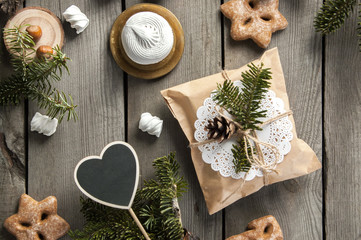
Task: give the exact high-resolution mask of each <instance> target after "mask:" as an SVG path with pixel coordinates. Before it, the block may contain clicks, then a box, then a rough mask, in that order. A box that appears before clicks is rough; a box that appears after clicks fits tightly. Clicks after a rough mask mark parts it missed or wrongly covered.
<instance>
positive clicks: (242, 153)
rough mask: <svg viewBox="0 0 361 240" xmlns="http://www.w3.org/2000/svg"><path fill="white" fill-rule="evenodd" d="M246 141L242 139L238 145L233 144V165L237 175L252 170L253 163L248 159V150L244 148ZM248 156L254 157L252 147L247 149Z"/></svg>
mask: <svg viewBox="0 0 361 240" xmlns="http://www.w3.org/2000/svg"><path fill="white" fill-rule="evenodd" d="M244 145H245V143H244V139H243V138H240V139H239V140H238V145H235V144H233V145H232V146H233V148H232V153H233V164H234V169H235V171H236V173H239V172H248V171H249V169H250V168H251V166H252V165H251V163H250V162H249V161H248V159H247V155H246V150H245V147H244ZM247 151H248V152H247V154H248V155H249V156H251V155H252V150H251V148H250V147H247Z"/></svg>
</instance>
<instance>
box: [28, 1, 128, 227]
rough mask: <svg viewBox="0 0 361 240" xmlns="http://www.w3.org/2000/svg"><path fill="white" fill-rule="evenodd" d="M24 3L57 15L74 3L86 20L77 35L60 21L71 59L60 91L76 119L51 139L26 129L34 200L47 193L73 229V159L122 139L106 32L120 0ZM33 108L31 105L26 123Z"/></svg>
mask: <svg viewBox="0 0 361 240" xmlns="http://www.w3.org/2000/svg"><path fill="white" fill-rule="evenodd" d="M26 3H27V6H42V7H46V8H49V9H50V10H52V11H53V12H54V13H55V14H56V15H57V16H61V14H62V13H63V12H64V11H65V9H66V8H67V7H69V6H70V5H72V4H74V3H75V4H76V5H77V6H78V7H79V8H80V9H81V10H82V11H83V12H84V13H85V14H86V15H87V16H88V18H89V19H90V25H89V26H88V28H87V29H86V30H85V31H84V32H83V33H81V34H80V35H77V34H76V33H75V29H71V28H70V24H69V23H67V22H64V24H63V26H64V29H65V35H66V38H65V40H66V43H65V46H64V48H63V51H64V52H65V53H67V55H68V56H69V57H70V58H71V59H72V61H71V62H69V63H68V64H69V70H70V76H68V75H64V77H63V80H62V81H61V82H60V83H59V89H61V90H63V91H64V92H67V93H70V94H71V95H72V96H73V97H74V101H75V102H76V103H77V104H78V108H77V112H78V115H79V121H77V122H76V123H74V122H66V121H64V122H63V123H61V125H60V126H58V130H57V132H56V133H55V134H54V135H53V136H52V137H50V138H49V137H45V136H41V135H39V134H38V133H34V132H30V133H29V165H28V166H29V180H28V181H29V194H30V195H31V196H32V197H34V198H35V199H37V200H41V199H43V198H45V197H47V196H49V195H54V196H56V197H57V199H58V213H59V215H60V216H62V217H64V219H66V220H67V221H68V222H69V223H70V225H71V228H73V229H74V228H80V227H81V226H82V225H81V224H82V217H80V216H81V214H80V212H79V210H80V208H79V196H80V195H81V194H80V191H79V190H78V189H77V188H76V185H75V183H74V180H73V171H74V167H75V165H76V163H77V162H78V161H80V159H82V158H83V157H85V156H88V155H99V154H100V152H101V150H102V149H103V147H104V146H105V145H106V144H107V143H109V142H111V141H114V140H124V88H123V77H122V76H123V75H122V74H123V73H122V71H121V70H120V69H119V68H118V67H117V65H116V63H115V62H114V61H113V58H112V55H111V52H110V48H109V34H110V29H111V27H112V23H113V22H114V20H115V18H116V17H117V15H118V14H119V13H120V12H121V7H122V6H121V1H102V0H98V1H94V0H79V1H76V2H74V1H70V0H58V1H46V0H44V1H42V0H29V1H27V2H26ZM36 111H37V107H36V106H35V104H31V106H30V110H29V121H30V120H31V118H32V117H33V115H34V113H35V112H36Z"/></svg>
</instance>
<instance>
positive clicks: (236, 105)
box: [213, 63, 272, 130]
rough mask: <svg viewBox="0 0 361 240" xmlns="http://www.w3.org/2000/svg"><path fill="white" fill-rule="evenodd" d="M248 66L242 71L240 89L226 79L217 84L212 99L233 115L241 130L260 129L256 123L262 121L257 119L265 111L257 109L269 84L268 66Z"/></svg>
mask: <svg viewBox="0 0 361 240" xmlns="http://www.w3.org/2000/svg"><path fill="white" fill-rule="evenodd" d="M248 67H249V70H248V71H246V72H243V73H242V79H241V82H242V84H243V88H242V91H241V90H239V88H238V87H237V86H234V84H233V83H232V82H231V81H230V80H226V81H225V82H224V83H223V84H222V85H221V84H218V86H217V90H216V91H215V92H214V93H215V94H214V95H213V100H214V101H215V102H216V103H217V104H218V105H219V106H221V107H223V108H224V109H225V110H227V111H228V112H229V113H230V114H231V115H233V116H234V117H235V120H236V121H237V122H239V123H240V124H241V126H242V127H243V129H242V130H247V129H252V130H261V128H259V127H258V126H257V125H258V124H260V123H262V122H261V121H259V120H258V119H259V118H263V117H265V111H259V108H260V103H261V100H262V99H263V97H264V94H265V93H266V92H267V90H268V88H269V87H270V85H271V83H270V82H269V80H270V79H272V77H271V72H270V71H269V70H270V69H269V68H263V63H262V64H261V65H260V66H255V65H254V64H253V63H251V64H250V65H248Z"/></svg>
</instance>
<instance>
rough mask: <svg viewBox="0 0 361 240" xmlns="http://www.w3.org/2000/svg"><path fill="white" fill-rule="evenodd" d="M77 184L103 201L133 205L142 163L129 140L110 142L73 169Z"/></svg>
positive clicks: (126, 205) (87, 194)
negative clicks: (96, 154)
mask: <svg viewBox="0 0 361 240" xmlns="http://www.w3.org/2000/svg"><path fill="white" fill-rule="evenodd" d="M74 179H75V183H76V185H77V186H78V188H79V189H80V190H81V191H82V192H83V193H84V194H85V195H86V196H87V197H89V198H91V199H93V200H94V201H96V202H99V203H101V204H103V205H106V206H110V207H114V208H121V209H130V208H131V206H132V203H133V200H134V196H135V192H136V190H137V187H138V179H139V164H138V157H137V154H136V152H135V150H134V149H133V148H132V146H130V145H129V144H128V143H125V142H121V141H116V142H112V143H109V144H108V145H107V146H106V147H105V148H104V149H103V151H102V152H101V154H100V156H89V157H86V158H84V159H82V160H81V161H80V162H79V163H78V164H77V166H76V167H75V171H74Z"/></svg>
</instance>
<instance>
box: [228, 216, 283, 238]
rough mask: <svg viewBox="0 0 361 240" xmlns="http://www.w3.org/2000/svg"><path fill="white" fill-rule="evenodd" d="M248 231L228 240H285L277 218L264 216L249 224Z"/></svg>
mask: <svg viewBox="0 0 361 240" xmlns="http://www.w3.org/2000/svg"><path fill="white" fill-rule="evenodd" d="M247 229H249V230H248V231H246V232H244V233H241V234H238V235H235V236H232V237H229V238H227V239H226V240H256V239H257V240H283V234H282V230H281V227H280V225H279V224H278V222H277V220H276V218H275V217H274V216H272V215H268V216H264V217H261V218H258V219H255V220H253V221H252V222H250V223H248V226H247Z"/></svg>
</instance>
